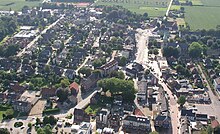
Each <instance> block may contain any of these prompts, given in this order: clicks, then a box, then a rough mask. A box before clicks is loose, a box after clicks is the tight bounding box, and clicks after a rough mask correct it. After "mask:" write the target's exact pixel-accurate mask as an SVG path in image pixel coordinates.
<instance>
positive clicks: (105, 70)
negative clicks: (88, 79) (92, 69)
mask: <svg viewBox="0 0 220 134" xmlns="http://www.w3.org/2000/svg"><path fill="white" fill-rule="evenodd" d="M117 69H118V61H116V60H112V61H110V62H108V63H106V64H104V65H102V66H101V67H100V70H101V75H102V76H107V75H109V74H110V73H111V72H113V71H115V70H117Z"/></svg>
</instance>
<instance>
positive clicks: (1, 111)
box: [0, 106, 10, 121]
mask: <svg viewBox="0 0 220 134" xmlns="http://www.w3.org/2000/svg"><path fill="white" fill-rule="evenodd" d="M8 109H10V108H9V107H5V106H3V107H2V106H0V121H2V119H3V114H6V111H7V110H8Z"/></svg>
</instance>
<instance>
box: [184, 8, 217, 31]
mask: <svg viewBox="0 0 220 134" xmlns="http://www.w3.org/2000/svg"><path fill="white" fill-rule="evenodd" d="M185 12H186V13H185V21H186V22H187V23H189V25H190V27H191V29H192V30H196V29H213V28H216V26H217V25H220V16H219V13H220V7H206V6H198V7H194V6H192V7H185Z"/></svg>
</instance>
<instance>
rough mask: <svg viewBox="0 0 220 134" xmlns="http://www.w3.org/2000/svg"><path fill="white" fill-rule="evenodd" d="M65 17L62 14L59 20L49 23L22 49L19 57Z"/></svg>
mask: <svg viewBox="0 0 220 134" xmlns="http://www.w3.org/2000/svg"><path fill="white" fill-rule="evenodd" d="M63 18H64V15H62V16H61V17H60V18H59V19H58V20H57V21H55V22H54V23H52V24H51V25H49V26H48V27H47V28H45V29H44V30H43V31H42V32H41V33H40V34H39V35H38V36H37V37H35V38H34V39H33V40H32V41H31V42H30V43H29V44H28V45H27V46H26V47H25V48H24V49H22V51H20V52H19V53H18V54H17V57H20V56H22V55H23V54H24V53H25V51H26V50H28V49H29V48H31V47H32V46H33V45H34V44H35V43H36V42H37V41H38V39H39V38H40V37H41V35H42V34H44V33H46V32H47V30H48V29H51V28H52V27H53V26H55V25H56V24H57V23H58V22H59V21H60V20H61V19H63Z"/></svg>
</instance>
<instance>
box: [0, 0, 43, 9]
mask: <svg viewBox="0 0 220 134" xmlns="http://www.w3.org/2000/svg"><path fill="white" fill-rule="evenodd" d="M42 1H43V0H39V1H33V2H29V1H25V0H1V2H0V10H10V9H11V10H15V11H20V10H21V9H22V7H24V6H29V7H34V6H38V5H39V4H40V3H41V2H42Z"/></svg>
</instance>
